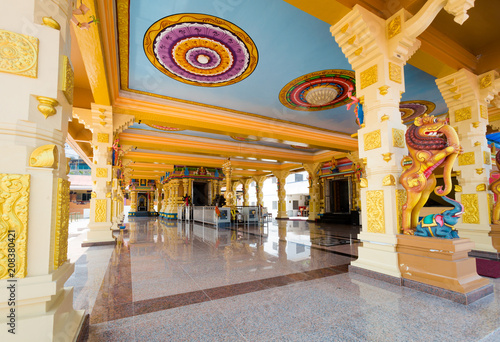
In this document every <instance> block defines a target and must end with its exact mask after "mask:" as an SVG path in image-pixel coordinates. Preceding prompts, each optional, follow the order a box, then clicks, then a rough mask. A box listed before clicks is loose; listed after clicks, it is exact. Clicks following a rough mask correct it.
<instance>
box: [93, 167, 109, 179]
mask: <svg viewBox="0 0 500 342" xmlns="http://www.w3.org/2000/svg"><path fill="white" fill-rule="evenodd" d="M95 176H96V177H108V169H106V168H104V167H98V168H97V169H96V170H95Z"/></svg>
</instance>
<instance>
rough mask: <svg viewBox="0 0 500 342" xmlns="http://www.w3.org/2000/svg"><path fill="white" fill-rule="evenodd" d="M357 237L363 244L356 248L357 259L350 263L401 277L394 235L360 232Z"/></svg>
mask: <svg viewBox="0 0 500 342" xmlns="http://www.w3.org/2000/svg"><path fill="white" fill-rule="evenodd" d="M358 239H360V240H361V241H362V242H363V246H362V247H359V248H358V259H357V260H356V261H353V262H352V263H351V265H353V266H355V267H358V268H362V269H365V270H369V271H373V272H378V273H382V274H386V275H388V276H391V277H395V278H400V277H401V272H400V271H399V265H398V254H397V253H396V242H397V240H396V237H395V236H390V235H385V234H377V233H367V232H361V233H360V234H359V235H358Z"/></svg>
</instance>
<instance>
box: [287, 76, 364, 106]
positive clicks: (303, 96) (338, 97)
mask: <svg viewBox="0 0 500 342" xmlns="http://www.w3.org/2000/svg"><path fill="white" fill-rule="evenodd" d="M349 89H353V93H352V95H353V96H355V95H356V91H355V89H356V87H355V76H354V71H349V70H322V71H317V72H313V73H310V74H307V75H304V76H300V77H298V78H296V79H294V80H293V81H291V82H289V83H288V84H287V85H286V86H284V87H283V89H281V91H280V94H279V99H280V102H281V104H283V106H285V107H288V108H291V109H295V110H303V111H317V110H325V109H331V108H335V107H339V106H342V105H345V104H347V103H349V102H350V101H351V100H350V99H349V97H348V96H347V92H348V91H349Z"/></svg>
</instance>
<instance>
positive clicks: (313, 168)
mask: <svg viewBox="0 0 500 342" xmlns="http://www.w3.org/2000/svg"><path fill="white" fill-rule="evenodd" d="M322 164H323V163H312V164H302V165H303V166H304V169H305V170H306V171H307V173H308V174H309V181H310V183H309V198H310V199H309V217H308V218H307V219H308V220H311V221H314V220H316V219H317V218H318V214H319V211H320V209H319V206H320V203H319V200H320V199H319V197H320V194H319V187H320V184H319V174H318V173H319V170H320V169H321V165H322Z"/></svg>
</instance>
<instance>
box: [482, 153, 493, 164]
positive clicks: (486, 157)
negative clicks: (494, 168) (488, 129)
mask: <svg viewBox="0 0 500 342" xmlns="http://www.w3.org/2000/svg"><path fill="white" fill-rule="evenodd" d="M483 158H484V163H485V164H486V165H491V154H490V152H488V151H483Z"/></svg>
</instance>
